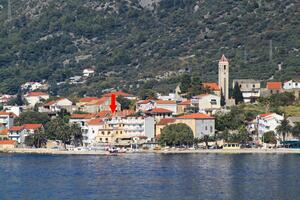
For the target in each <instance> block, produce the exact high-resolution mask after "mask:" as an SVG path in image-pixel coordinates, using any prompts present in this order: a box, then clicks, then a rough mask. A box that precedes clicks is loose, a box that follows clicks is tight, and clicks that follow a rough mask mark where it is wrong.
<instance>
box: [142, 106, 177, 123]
mask: <svg viewBox="0 0 300 200" xmlns="http://www.w3.org/2000/svg"><path fill="white" fill-rule="evenodd" d="M145 114H146V115H147V116H151V117H154V118H155V120H156V121H159V120H160V119H163V118H171V117H172V116H173V111H172V110H168V109H165V108H153V109H151V110H148V111H146V112H145Z"/></svg>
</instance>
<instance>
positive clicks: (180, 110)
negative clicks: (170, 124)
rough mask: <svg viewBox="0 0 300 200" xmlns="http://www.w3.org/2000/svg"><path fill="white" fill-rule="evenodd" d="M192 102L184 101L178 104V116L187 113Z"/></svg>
mask: <svg viewBox="0 0 300 200" xmlns="http://www.w3.org/2000/svg"><path fill="white" fill-rule="evenodd" d="M191 103H192V102H191V100H187V101H183V102H180V103H178V104H177V114H182V113H185V112H186V110H187V109H188V108H189V107H191Z"/></svg>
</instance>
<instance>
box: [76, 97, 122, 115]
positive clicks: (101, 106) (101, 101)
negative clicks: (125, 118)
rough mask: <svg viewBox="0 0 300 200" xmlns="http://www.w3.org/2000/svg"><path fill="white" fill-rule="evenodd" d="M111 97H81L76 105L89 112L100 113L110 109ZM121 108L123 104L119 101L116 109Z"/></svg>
mask: <svg viewBox="0 0 300 200" xmlns="http://www.w3.org/2000/svg"><path fill="white" fill-rule="evenodd" d="M110 104H111V98H110V97H101V98H97V97H85V98H81V99H80V100H79V102H78V103H76V106H77V108H78V110H80V111H82V112H87V113H98V112H100V111H103V110H110ZM120 110H121V104H120V103H119V102H117V108H116V111H120Z"/></svg>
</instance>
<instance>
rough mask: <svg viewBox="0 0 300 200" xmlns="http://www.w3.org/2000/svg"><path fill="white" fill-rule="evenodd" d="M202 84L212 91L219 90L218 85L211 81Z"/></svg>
mask: <svg viewBox="0 0 300 200" xmlns="http://www.w3.org/2000/svg"><path fill="white" fill-rule="evenodd" d="M202 86H203V87H204V88H206V89H210V90H213V91H220V87H219V85H218V84H217V83H214V82H211V83H202Z"/></svg>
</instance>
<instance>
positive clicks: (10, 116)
mask: <svg viewBox="0 0 300 200" xmlns="http://www.w3.org/2000/svg"><path fill="white" fill-rule="evenodd" d="M16 117H17V116H16V115H15V114H14V113H12V112H6V111H0V124H1V125H2V126H3V127H5V128H11V127H12V126H13V125H14V119H15V118H16Z"/></svg>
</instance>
